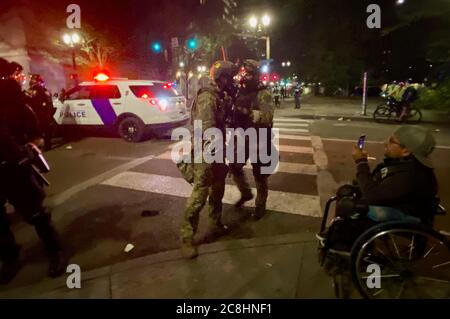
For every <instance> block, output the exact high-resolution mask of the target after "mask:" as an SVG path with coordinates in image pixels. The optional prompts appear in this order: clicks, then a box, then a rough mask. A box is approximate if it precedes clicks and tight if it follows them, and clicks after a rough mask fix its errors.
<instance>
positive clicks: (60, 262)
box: [48, 252, 68, 278]
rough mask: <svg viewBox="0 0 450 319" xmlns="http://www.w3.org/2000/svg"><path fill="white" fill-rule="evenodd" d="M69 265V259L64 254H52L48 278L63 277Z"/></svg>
mask: <svg viewBox="0 0 450 319" xmlns="http://www.w3.org/2000/svg"><path fill="white" fill-rule="evenodd" d="M67 264H68V262H67V258H66V256H65V255H64V254H63V253H62V252H56V253H51V254H50V263H49V266H48V276H49V277H52V278H56V277H59V276H61V275H62V274H64V273H65V272H66V270H67Z"/></svg>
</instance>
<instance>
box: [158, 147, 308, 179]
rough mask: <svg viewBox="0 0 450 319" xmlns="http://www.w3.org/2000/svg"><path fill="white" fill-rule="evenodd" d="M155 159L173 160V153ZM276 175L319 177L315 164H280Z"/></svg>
mask: <svg viewBox="0 0 450 319" xmlns="http://www.w3.org/2000/svg"><path fill="white" fill-rule="evenodd" d="M155 159H161V160H172V156H171V152H170V151H168V152H165V153H162V154H161V155H159V156H157V157H155ZM227 164H228V162H227ZM244 168H246V169H252V165H251V163H250V162H247V163H246V165H245V166H244ZM275 173H289V174H303V175H317V166H316V165H313V164H301V163H288V162H280V165H279V166H278V169H277V170H276V171H275Z"/></svg>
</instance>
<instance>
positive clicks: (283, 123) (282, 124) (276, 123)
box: [273, 122, 309, 128]
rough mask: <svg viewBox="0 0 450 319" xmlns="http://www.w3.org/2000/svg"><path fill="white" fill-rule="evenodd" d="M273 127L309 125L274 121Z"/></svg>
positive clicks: (306, 125) (307, 125)
mask: <svg viewBox="0 0 450 319" xmlns="http://www.w3.org/2000/svg"><path fill="white" fill-rule="evenodd" d="M273 126H274V127H275V128H283V127H309V124H308V123H285V122H274V125H273Z"/></svg>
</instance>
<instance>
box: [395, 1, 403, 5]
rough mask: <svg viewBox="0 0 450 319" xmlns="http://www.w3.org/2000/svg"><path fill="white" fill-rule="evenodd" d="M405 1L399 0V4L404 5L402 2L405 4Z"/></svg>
mask: <svg viewBox="0 0 450 319" xmlns="http://www.w3.org/2000/svg"><path fill="white" fill-rule="evenodd" d="M404 3H405V0H397V4H398V5H402V4H404Z"/></svg>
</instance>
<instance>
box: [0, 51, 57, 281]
mask: <svg viewBox="0 0 450 319" xmlns="http://www.w3.org/2000/svg"><path fill="white" fill-rule="evenodd" d="M16 65H17V64H15V65H14V64H12V63H8V62H7V61H6V60H4V59H1V58H0V261H1V269H0V284H7V283H8V282H10V281H11V280H12V278H14V276H15V275H16V273H17V272H18V271H19V269H20V263H19V252H20V246H19V245H17V243H16V241H15V238H14V235H13V233H12V231H11V229H10V224H9V218H8V216H7V214H6V208H5V205H6V203H7V202H9V203H10V204H11V205H12V206H13V207H14V209H15V212H16V213H17V214H19V215H21V217H23V219H24V220H25V221H26V222H27V223H29V224H31V225H33V226H34V227H35V229H36V232H37V234H38V236H39V237H40V238H41V240H42V241H43V243H44V246H45V248H46V250H47V252H48V253H49V256H50V265H49V276H52V277H56V276H59V275H61V274H62V273H63V272H65V268H66V260H65V258H64V257H63V255H62V249H61V244H60V241H59V238H58V234H57V232H56V230H55V228H54V226H53V224H52V222H51V218H50V214H49V213H48V212H47V211H46V209H45V207H44V206H43V200H44V198H45V192H44V189H43V185H42V181H41V180H40V179H39V178H38V175H37V174H36V173H35V171H34V169H33V166H32V165H31V163H32V162H33V155H32V154H33V152H31V151H30V149H33V148H37V147H38V146H40V145H42V143H43V141H42V138H41V134H40V131H39V127H38V123H37V119H36V116H35V114H34V113H33V111H32V110H31V109H30V108H29V107H28V106H27V105H26V104H25V97H24V94H23V92H22V90H21V87H20V85H19V84H18V83H17V81H16V80H15V79H14V73H15V72H16Z"/></svg>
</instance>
